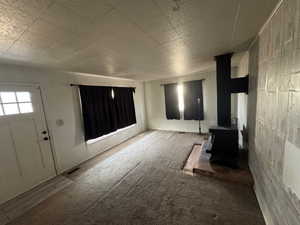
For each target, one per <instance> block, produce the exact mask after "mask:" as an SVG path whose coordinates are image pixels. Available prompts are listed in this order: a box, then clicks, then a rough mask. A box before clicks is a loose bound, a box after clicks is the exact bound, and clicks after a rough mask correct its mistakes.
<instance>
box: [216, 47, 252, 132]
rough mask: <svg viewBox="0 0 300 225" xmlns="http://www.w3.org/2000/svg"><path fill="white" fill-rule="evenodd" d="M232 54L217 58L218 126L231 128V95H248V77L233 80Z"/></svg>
mask: <svg viewBox="0 0 300 225" xmlns="http://www.w3.org/2000/svg"><path fill="white" fill-rule="evenodd" d="M232 55H233V54H232V53H228V54H224V55H219V56H216V57H215V59H216V66H217V107H218V125H219V126H223V127H230V126H231V94H232V93H241V92H245V93H248V76H247V77H242V78H235V79H231V57H232Z"/></svg>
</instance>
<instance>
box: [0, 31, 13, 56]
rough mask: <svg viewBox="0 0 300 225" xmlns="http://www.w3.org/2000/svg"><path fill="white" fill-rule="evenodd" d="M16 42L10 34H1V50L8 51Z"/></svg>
mask: <svg viewBox="0 0 300 225" xmlns="http://www.w3.org/2000/svg"><path fill="white" fill-rule="evenodd" d="M13 42H14V39H12V38H10V37H8V36H2V35H0V52H4V51H6V50H7V49H8V48H9V47H10V46H11V45H12V44H13Z"/></svg>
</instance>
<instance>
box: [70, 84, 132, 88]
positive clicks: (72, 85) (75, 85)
mask: <svg viewBox="0 0 300 225" xmlns="http://www.w3.org/2000/svg"><path fill="white" fill-rule="evenodd" d="M81 85H82V86H98V87H125V88H134V89H135V88H136V87H129V86H125V85H113V86H112V85H101V84H99V85H86V84H70V86H71V87H78V86H81Z"/></svg>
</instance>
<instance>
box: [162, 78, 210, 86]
mask: <svg viewBox="0 0 300 225" xmlns="http://www.w3.org/2000/svg"><path fill="white" fill-rule="evenodd" d="M200 80H201V81H205V79H200ZM191 81H199V80H186V81H182V83H185V82H191ZM178 83H181V82H175V83H164V84H160V86H164V85H168V84H178Z"/></svg>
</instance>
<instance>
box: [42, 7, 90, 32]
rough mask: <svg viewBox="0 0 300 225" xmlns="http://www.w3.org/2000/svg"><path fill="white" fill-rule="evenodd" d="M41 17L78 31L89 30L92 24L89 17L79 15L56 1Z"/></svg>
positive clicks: (54, 23)
mask: <svg viewBox="0 0 300 225" xmlns="http://www.w3.org/2000/svg"><path fill="white" fill-rule="evenodd" d="M41 18H42V19H43V20H45V21H47V22H49V23H52V24H53V25H56V26H60V27H62V28H64V29H68V30H69V31H73V32H78V33H80V32H82V33H83V32H90V31H91V30H92V26H93V23H92V21H91V20H90V19H89V18H87V17H83V16H80V15H79V14H77V13H76V12H74V11H73V10H71V9H69V8H67V7H65V6H63V5H60V4H57V3H55V4H53V5H51V6H50V8H49V9H48V10H47V11H46V12H45V13H43V15H42V16H41Z"/></svg>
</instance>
